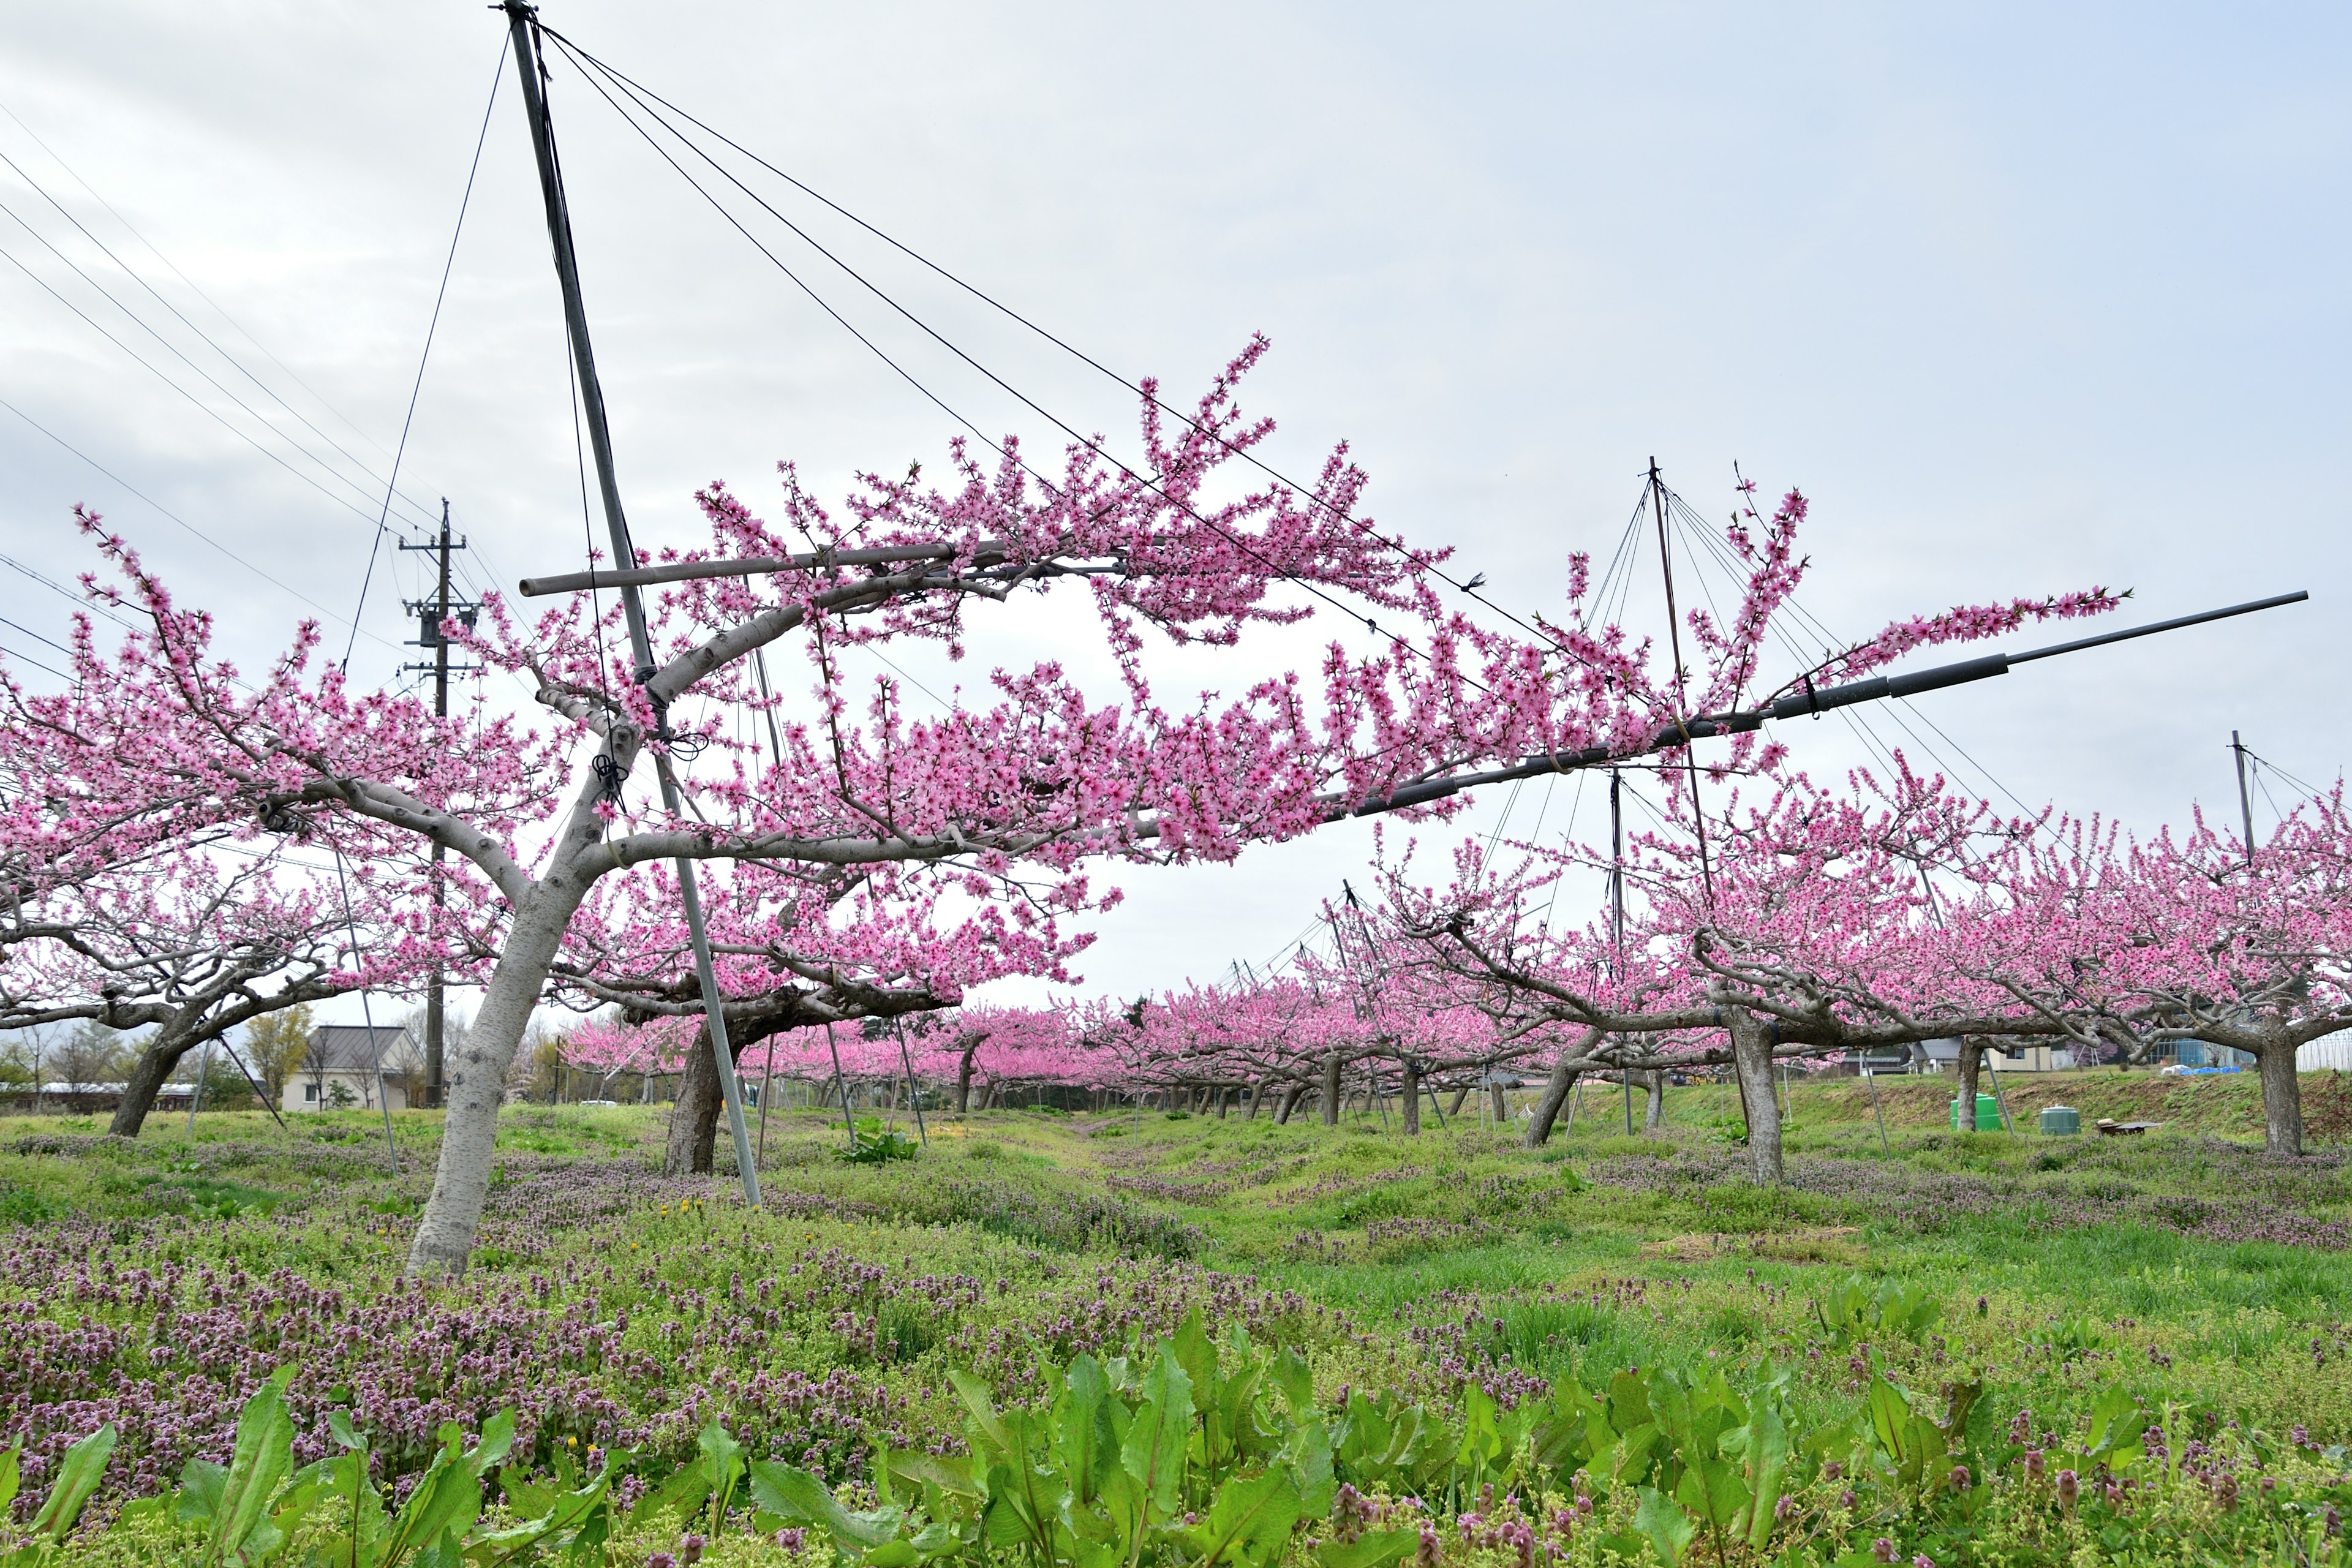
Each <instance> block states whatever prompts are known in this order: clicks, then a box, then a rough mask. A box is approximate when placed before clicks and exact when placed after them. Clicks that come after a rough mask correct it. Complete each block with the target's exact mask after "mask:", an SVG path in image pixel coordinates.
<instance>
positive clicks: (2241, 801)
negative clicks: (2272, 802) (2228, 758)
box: [2230, 730, 2254, 866]
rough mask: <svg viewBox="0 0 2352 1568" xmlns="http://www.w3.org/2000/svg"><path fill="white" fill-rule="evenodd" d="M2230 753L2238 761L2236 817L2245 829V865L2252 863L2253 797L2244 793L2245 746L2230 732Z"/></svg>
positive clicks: (2235, 734)
mask: <svg viewBox="0 0 2352 1568" xmlns="http://www.w3.org/2000/svg"><path fill="white" fill-rule="evenodd" d="M2230 751H2231V754H2233V755H2234V756H2235V757H2236V758H2237V759H2238V817H2239V820H2240V821H2242V822H2243V823H2244V824H2245V827H2246V864H2247V865H2249V866H2252V864H2253V863H2254V797H2253V796H2252V795H2248V794H2247V793H2246V744H2245V742H2243V741H2241V740H2239V739H2238V732H2237V731H2235V730H2232V731H2230Z"/></svg>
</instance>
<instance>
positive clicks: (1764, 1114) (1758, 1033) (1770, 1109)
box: [1723, 1007, 1780, 1187]
mask: <svg viewBox="0 0 2352 1568" xmlns="http://www.w3.org/2000/svg"><path fill="white" fill-rule="evenodd" d="M1723 1016H1724V1018H1725V1020H1726V1022H1727V1023H1728V1024H1729V1026H1730V1028H1731V1063H1732V1071H1733V1072H1734V1073H1735V1074H1736V1075H1737V1076H1738V1079H1739V1109H1740V1110H1741V1111H1742V1112H1744V1113H1745V1114H1746V1116H1747V1118H1748V1173H1749V1174H1750V1176H1751V1177H1753V1179H1754V1180H1755V1183H1756V1184H1757V1185H1758V1186H1759V1187H1777V1186H1779V1185H1780V1097H1779V1095H1778V1094H1776V1093H1775V1092H1774V1090H1773V1087H1772V1034H1771V1028H1770V1026H1769V1025H1768V1024H1766V1023H1765V1022H1764V1021H1763V1020H1762V1019H1760V1018H1759V1017H1757V1016H1755V1015H1754V1014H1752V1013H1750V1012H1748V1009H1746V1008H1745V1007H1726V1008H1725V1009H1724V1010H1723Z"/></svg>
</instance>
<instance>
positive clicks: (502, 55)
mask: <svg viewBox="0 0 2352 1568" xmlns="http://www.w3.org/2000/svg"><path fill="white" fill-rule="evenodd" d="M509 44H510V40H509V39H508V38H506V37H500V38H499V59H498V65H497V68H495V69H494V70H492V71H491V73H490V100H489V102H488V103H486V104H484V105H483V106H482V129H481V131H480V132H478V134H477V135H476V136H475V138H474V160H473V162H472V163H469V164H467V167H466V191H465V194H464V195H461V196H459V197H458V198H457V226H456V227H454V228H453V229H451V230H450V233H449V254H448V255H447V256H446V258H444V259H443V260H442V263H441V286H440V287H439V288H438V289H435V290H434V293H433V315H432V319H431V320H429V321H426V322H425V348H424V352H422V353H419V354H418V355H417V356H416V380H415V382H414V383H413V384H411V385H410V386H409V389H408V412H407V413H406V414H404V415H403V416H401V421H400V442H399V444H398V445H397V446H395V447H393V449H392V474H391V476H390V477H389V478H388V479H385V480H384V483H383V510H382V511H381V512H379V513H378V514H377V516H376V523H375V532H374V534H373V536H372V537H371V538H370V539H369V541H368V563H367V571H366V572H365V573H364V574H362V576H361V578H360V602H359V606H358V608H357V609H354V610H353V611H352V639H351V640H350V641H346V642H345V643H344V644H343V665H344V668H347V669H348V668H350V666H351V662H352V642H354V641H356V640H357V639H358V636H359V618H360V616H361V614H362V612H364V611H365V610H366V609H367V596H368V585H369V584H371V583H373V582H374V581H375V558H376V556H377V555H378V554H380V553H381V552H383V532H384V523H385V521H386V520H388V519H389V518H390V517H391V516H392V498H393V494H394V491H395V490H397V489H399V487H400V459H401V458H403V457H404V456H405V455H406V453H407V451H408V430H409V426H412V425H414V424H415V421H416V400H417V398H418V396H419V395H422V394H423V392H424V391H425V365H426V364H427V363H430V362H431V361H432V358H433V334H434V332H435V331H437V330H438V329H439V327H440V325H441V303H442V301H443V300H446V299H447V298H448V295H449V274H450V273H451V272H452V271H454V270H455V269H456V268H457V242H458V240H459V239H461V238H463V237H465V233H466V210H467V208H468V207H470V206H472V205H473V204H474V177H475V176H476V175H477V174H480V173H481V170H482V149H483V148H484V147H485V146H487V145H488V143H489V140H490V115H491V113H492V111H494V110H496V109H497V108H498V106H499V82H500V81H501V80H502V79H504V78H505V76H506V68H507V50H508V48H509ZM435 635H436V636H438V635H439V634H438V633H437V632H436V634H435Z"/></svg>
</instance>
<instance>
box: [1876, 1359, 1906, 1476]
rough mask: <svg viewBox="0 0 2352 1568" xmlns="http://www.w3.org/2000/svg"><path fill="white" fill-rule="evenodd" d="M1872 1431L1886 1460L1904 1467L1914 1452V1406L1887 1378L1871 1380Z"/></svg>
mask: <svg viewBox="0 0 2352 1568" xmlns="http://www.w3.org/2000/svg"><path fill="white" fill-rule="evenodd" d="M1867 1408H1868V1410H1869V1412H1870V1429H1871V1431H1872V1432H1873V1433H1874V1434H1875V1435H1876V1436H1877V1438H1878V1446H1879V1447H1881V1448H1884V1449H1885V1451H1886V1457H1887V1458H1890V1459H1893V1460H1894V1461H1895V1463H1896V1464H1898V1465H1899V1464H1901V1463H1902V1462H1903V1460H1904V1458H1906V1456H1908V1455H1909V1454H1910V1452H1911V1450H1912V1447H1913V1445H1912V1441H1911V1436H1912V1434H1911V1402H1910V1401H1909V1400H1907V1399H1906V1398H1904V1397H1903V1395H1902V1394H1900V1393H1899V1392H1897V1390H1896V1389H1895V1385H1894V1384H1891V1383H1889V1382H1887V1381H1886V1380H1885V1378H1883V1377H1874V1378H1872V1379H1871V1380H1870V1400H1869V1405H1868V1406H1867Z"/></svg>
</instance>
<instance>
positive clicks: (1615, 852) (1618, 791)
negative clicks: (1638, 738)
mask: <svg viewBox="0 0 2352 1568" xmlns="http://www.w3.org/2000/svg"><path fill="white" fill-rule="evenodd" d="M1624 784H1625V781H1624V778H1623V776H1622V775H1621V774H1620V773H1618V771H1617V770H1616V769H1615V768H1611V769H1610V770H1609V952H1610V958H1611V962H1612V965H1613V967H1614V969H1615V973H1614V974H1613V975H1612V979H1614V980H1615V981H1616V982H1617V983H1618V984H1621V985H1622V984H1624V982H1625V802H1624V799H1623V795H1622V792H1623V789H1624ZM1620 1005H1622V1001H1621V1003H1620ZM1617 1076H1618V1078H1619V1079H1622V1080H1623V1082H1624V1085H1625V1136H1626V1137H1628V1138H1631V1137H1632V1136H1633V1072H1632V1070H1631V1069H1629V1068H1618V1069H1617Z"/></svg>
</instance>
